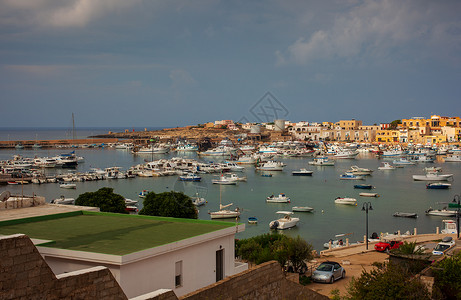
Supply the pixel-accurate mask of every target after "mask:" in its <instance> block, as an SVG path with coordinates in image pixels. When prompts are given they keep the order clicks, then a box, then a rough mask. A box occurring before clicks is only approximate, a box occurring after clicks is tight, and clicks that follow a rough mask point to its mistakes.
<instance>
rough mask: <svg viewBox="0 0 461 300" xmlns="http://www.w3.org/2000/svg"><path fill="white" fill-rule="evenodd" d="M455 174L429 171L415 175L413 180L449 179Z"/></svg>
mask: <svg viewBox="0 0 461 300" xmlns="http://www.w3.org/2000/svg"><path fill="white" fill-rule="evenodd" d="M452 178H453V174H439V173H427V174H426V175H413V180H419V181H447V180H448V179H452Z"/></svg>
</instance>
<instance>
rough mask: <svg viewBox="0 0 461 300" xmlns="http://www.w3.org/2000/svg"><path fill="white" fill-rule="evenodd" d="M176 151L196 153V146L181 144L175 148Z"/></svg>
mask: <svg viewBox="0 0 461 300" xmlns="http://www.w3.org/2000/svg"><path fill="white" fill-rule="evenodd" d="M176 151H185V152H186V151H198V146H197V145H196V144H187V145H184V144H182V145H179V146H178V147H176Z"/></svg>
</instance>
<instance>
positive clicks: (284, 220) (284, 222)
mask: <svg viewBox="0 0 461 300" xmlns="http://www.w3.org/2000/svg"><path fill="white" fill-rule="evenodd" d="M276 213H277V214H281V215H283V217H281V218H279V219H277V220H273V221H271V222H270V223H269V228H270V229H279V230H283V229H288V228H291V227H294V226H296V224H297V223H298V222H299V218H293V217H292V216H291V215H292V214H293V212H291V211H278V212H276Z"/></svg>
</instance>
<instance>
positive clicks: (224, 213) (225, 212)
mask: <svg viewBox="0 0 461 300" xmlns="http://www.w3.org/2000/svg"><path fill="white" fill-rule="evenodd" d="M232 205H233V203H230V204H227V205H222V204H219V210H218V211H215V212H209V214H210V217H211V218H212V219H229V218H238V217H239V216H240V210H239V208H238V207H237V208H236V209H235V210H229V209H226V208H228V207H230V206H232Z"/></svg>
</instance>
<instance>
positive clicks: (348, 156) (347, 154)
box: [333, 151, 359, 159]
mask: <svg viewBox="0 0 461 300" xmlns="http://www.w3.org/2000/svg"><path fill="white" fill-rule="evenodd" d="M358 154H359V152H358V151H339V152H336V154H334V155H333V157H334V158H346V159H352V158H355V157H356V156H357V155H358Z"/></svg>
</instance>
